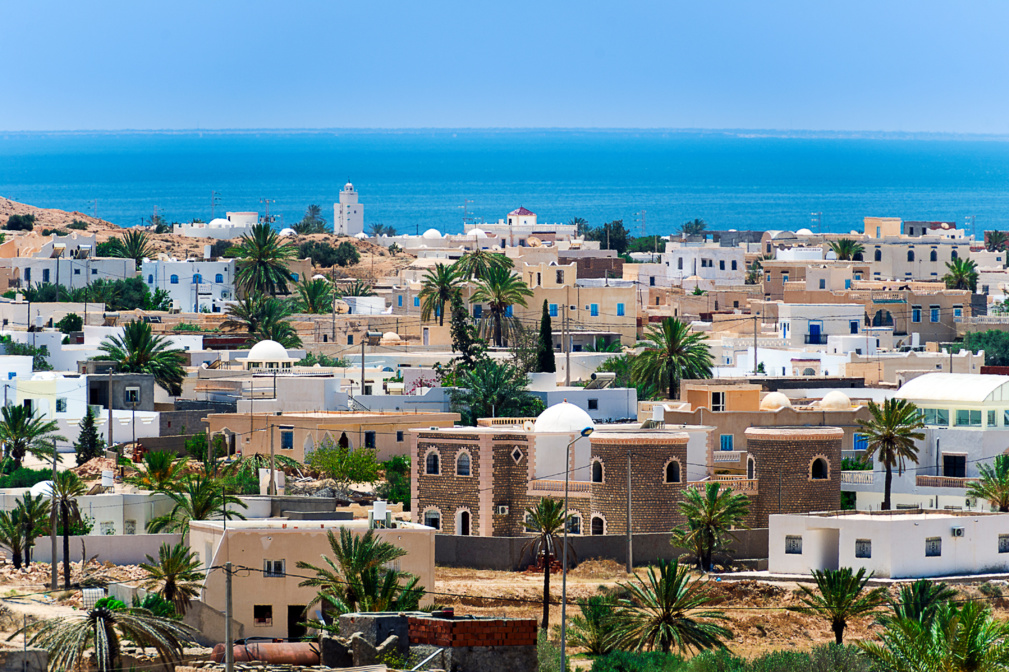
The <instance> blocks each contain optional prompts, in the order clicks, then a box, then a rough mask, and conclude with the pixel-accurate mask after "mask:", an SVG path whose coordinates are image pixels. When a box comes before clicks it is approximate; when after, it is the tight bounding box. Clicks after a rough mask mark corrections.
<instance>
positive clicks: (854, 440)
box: [851, 432, 869, 450]
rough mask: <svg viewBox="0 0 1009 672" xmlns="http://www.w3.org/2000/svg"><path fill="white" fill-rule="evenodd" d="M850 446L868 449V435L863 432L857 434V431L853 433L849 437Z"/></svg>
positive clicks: (856, 448)
mask: <svg viewBox="0 0 1009 672" xmlns="http://www.w3.org/2000/svg"><path fill="white" fill-rule="evenodd" d="M851 447H852V448H853V449H854V450H868V448H869V439H868V437H866V435H865V434H859V433H858V432H855V434H854V435H853V436H852V437H851Z"/></svg>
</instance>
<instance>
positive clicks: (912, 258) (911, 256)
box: [907, 250, 914, 261]
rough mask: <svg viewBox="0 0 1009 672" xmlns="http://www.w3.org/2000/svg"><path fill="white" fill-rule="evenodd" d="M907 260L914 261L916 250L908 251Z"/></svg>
mask: <svg viewBox="0 0 1009 672" xmlns="http://www.w3.org/2000/svg"><path fill="white" fill-rule="evenodd" d="M907 260H908V261H914V250H908V251H907Z"/></svg>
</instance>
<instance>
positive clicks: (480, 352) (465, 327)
mask: <svg viewBox="0 0 1009 672" xmlns="http://www.w3.org/2000/svg"><path fill="white" fill-rule="evenodd" d="M450 327H451V332H452V351H453V352H457V353H459V355H458V357H456V358H455V359H454V360H452V361H453V364H454V368H463V369H468V368H472V367H474V366H476V365H477V363H478V362H480V361H483V360H485V359H486V358H487V355H486V352H487V344H486V343H484V342H483V341H482V340H480V338H479V337H478V336H477V333H476V329H475V328H474V327H473V325H472V324H471V322H470V317H469V313H468V312H467V311H466V306H465V305H463V302H462V296H460V295H459V293H458V292H456V293H455V294H453V295H452V321H451V323H450Z"/></svg>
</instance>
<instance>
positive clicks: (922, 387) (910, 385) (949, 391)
mask: <svg viewBox="0 0 1009 672" xmlns="http://www.w3.org/2000/svg"><path fill="white" fill-rule="evenodd" d="M1004 385H1009V376H989V375H981V374H977V373H926V374H925V375H923V376H918V377H917V378H915V379H913V380H909V381H908V382H906V383H904V385H903V387H901V388H900V389H899V390H897V393H896V394H894V396H895V397H896V398H898V399H909V400H911V401H915V402H917V401H939V402H951V403H956V402H964V403H980V402H983V401H986V400H988V399H989V397H991V396H992V395H993V393H995V392H997V391H999V389H1000V388H1002V386H1004ZM998 399H999V400H1002V399H1006V400H1009V389H1007V390H1005V391H1003V393H1002V394H1000V395H998Z"/></svg>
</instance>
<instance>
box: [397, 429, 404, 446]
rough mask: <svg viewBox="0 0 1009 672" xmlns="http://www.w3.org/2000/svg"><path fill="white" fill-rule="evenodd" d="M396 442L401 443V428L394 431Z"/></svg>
mask: <svg viewBox="0 0 1009 672" xmlns="http://www.w3.org/2000/svg"><path fill="white" fill-rule="evenodd" d="M396 443H403V430H398V431H397V432H396Z"/></svg>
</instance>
